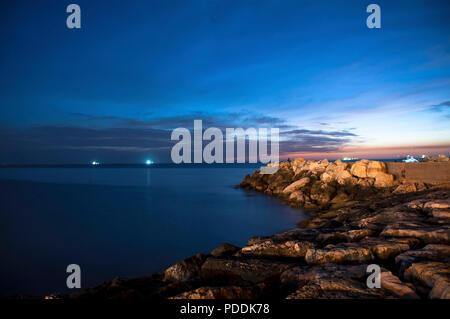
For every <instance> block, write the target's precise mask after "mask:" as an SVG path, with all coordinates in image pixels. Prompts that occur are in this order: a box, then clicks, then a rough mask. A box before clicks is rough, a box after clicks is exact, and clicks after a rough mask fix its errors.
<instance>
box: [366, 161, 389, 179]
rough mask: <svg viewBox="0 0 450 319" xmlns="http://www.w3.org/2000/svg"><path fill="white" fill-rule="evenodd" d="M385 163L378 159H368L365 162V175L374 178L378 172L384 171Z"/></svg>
mask: <svg viewBox="0 0 450 319" xmlns="http://www.w3.org/2000/svg"><path fill="white" fill-rule="evenodd" d="M386 172H387V168H386V164H385V163H383V162H378V161H369V163H368V164H367V177H372V178H375V177H377V175H378V174H380V173H386Z"/></svg>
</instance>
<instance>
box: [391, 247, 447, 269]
mask: <svg viewBox="0 0 450 319" xmlns="http://www.w3.org/2000/svg"><path fill="white" fill-rule="evenodd" d="M428 261H437V262H442V263H446V264H449V263H450V247H449V246H448V245H433V244H430V245H426V246H425V247H424V248H422V249H416V250H408V251H406V252H404V253H402V254H400V255H398V256H397V257H395V263H396V265H397V267H398V270H399V272H400V274H403V273H404V272H405V270H406V269H407V268H409V267H410V266H411V265H412V264H413V263H418V262H428Z"/></svg>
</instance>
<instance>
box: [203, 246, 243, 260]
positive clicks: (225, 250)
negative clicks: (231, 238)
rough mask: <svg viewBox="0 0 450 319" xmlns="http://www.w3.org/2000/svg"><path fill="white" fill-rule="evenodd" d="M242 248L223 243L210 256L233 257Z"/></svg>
mask: <svg viewBox="0 0 450 319" xmlns="http://www.w3.org/2000/svg"><path fill="white" fill-rule="evenodd" d="M240 249H241V248H239V247H237V246H234V245H231V244H228V243H223V244H221V245H220V246H218V247H216V248H214V249H213V250H212V251H211V252H210V254H211V255H212V256H214V257H223V256H231V255H233V254H235V253H236V252H238V251H239V250H240Z"/></svg>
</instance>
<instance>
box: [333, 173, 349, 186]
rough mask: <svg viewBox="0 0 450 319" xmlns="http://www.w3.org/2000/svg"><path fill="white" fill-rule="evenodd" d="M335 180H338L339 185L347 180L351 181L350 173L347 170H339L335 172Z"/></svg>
mask: <svg viewBox="0 0 450 319" xmlns="http://www.w3.org/2000/svg"><path fill="white" fill-rule="evenodd" d="M335 179H336V182H338V184H339V185H345V184H346V183H348V182H352V180H353V179H352V174H350V173H349V171H347V170H343V171H340V172H338V173H337V174H336V177H335Z"/></svg>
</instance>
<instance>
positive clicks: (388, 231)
mask: <svg viewBox="0 0 450 319" xmlns="http://www.w3.org/2000/svg"><path fill="white" fill-rule="evenodd" d="M380 236H385V237H413V238H417V239H420V240H421V241H422V242H424V243H427V244H449V243H450V227H449V225H431V224H425V223H418V222H400V223H395V224H392V225H388V226H387V227H386V228H385V229H384V230H383V231H382V232H381V234H380Z"/></svg>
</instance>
